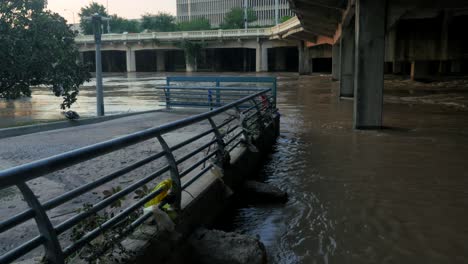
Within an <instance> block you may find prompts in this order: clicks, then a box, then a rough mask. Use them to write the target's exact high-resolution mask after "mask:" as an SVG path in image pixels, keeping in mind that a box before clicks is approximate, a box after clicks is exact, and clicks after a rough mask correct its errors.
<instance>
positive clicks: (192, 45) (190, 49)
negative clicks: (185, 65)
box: [176, 40, 203, 64]
mask: <svg viewBox="0 0 468 264" xmlns="http://www.w3.org/2000/svg"><path fill="white" fill-rule="evenodd" d="M176 45H177V46H178V47H180V48H181V49H183V50H184V52H185V54H186V56H187V59H188V60H189V63H190V64H194V63H195V64H196V62H197V60H198V58H199V57H200V54H201V50H202V48H203V44H202V43H199V42H193V41H188V40H184V41H182V42H179V43H178V44H176Z"/></svg>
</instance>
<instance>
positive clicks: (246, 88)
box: [156, 76, 277, 109]
mask: <svg viewBox="0 0 468 264" xmlns="http://www.w3.org/2000/svg"><path fill="white" fill-rule="evenodd" d="M186 83H190V84H189V85H186ZM194 83H197V84H201V85H194ZM239 83H241V84H242V85H243V86H242V87H239V86H238V84H239ZM265 85H266V86H265ZM265 88H268V89H271V91H272V94H273V106H274V107H276V93H277V84H276V78H275V77H200V76H196V77H186V76H183V77H177V76H176V77H167V80H166V85H165V86H159V87H156V89H159V90H161V91H162V92H163V94H162V95H163V97H164V99H165V100H164V102H165V105H166V108H167V109H170V108H171V107H203V108H205V107H207V108H210V109H213V108H217V107H221V106H223V105H226V104H228V103H231V102H234V101H236V100H239V99H241V98H243V97H246V96H249V95H252V94H253V93H256V92H258V91H261V90H262V89H265Z"/></svg>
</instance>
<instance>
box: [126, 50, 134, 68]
mask: <svg viewBox="0 0 468 264" xmlns="http://www.w3.org/2000/svg"><path fill="white" fill-rule="evenodd" d="M127 72H136V59H135V51H134V50H133V49H132V48H130V47H127Z"/></svg>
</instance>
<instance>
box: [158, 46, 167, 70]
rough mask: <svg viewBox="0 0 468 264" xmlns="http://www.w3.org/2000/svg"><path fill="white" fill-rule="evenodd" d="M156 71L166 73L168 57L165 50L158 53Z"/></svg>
mask: <svg viewBox="0 0 468 264" xmlns="http://www.w3.org/2000/svg"><path fill="white" fill-rule="evenodd" d="M156 69H157V71H158V72H165V71H166V57H165V53H164V50H158V51H156Z"/></svg>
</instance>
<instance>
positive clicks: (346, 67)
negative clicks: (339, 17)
mask: <svg viewBox="0 0 468 264" xmlns="http://www.w3.org/2000/svg"><path fill="white" fill-rule="evenodd" d="M353 26H354V25H353V24H351V25H350V26H349V27H348V28H343V31H342V35H341V44H340V48H341V49H340V52H341V53H340V61H341V66H340V67H341V72H340V75H341V76H340V81H341V82H340V97H353V96H354V66H355V65H354V64H355V63H354V60H355V34H354V32H355V31H354V27H353Z"/></svg>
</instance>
